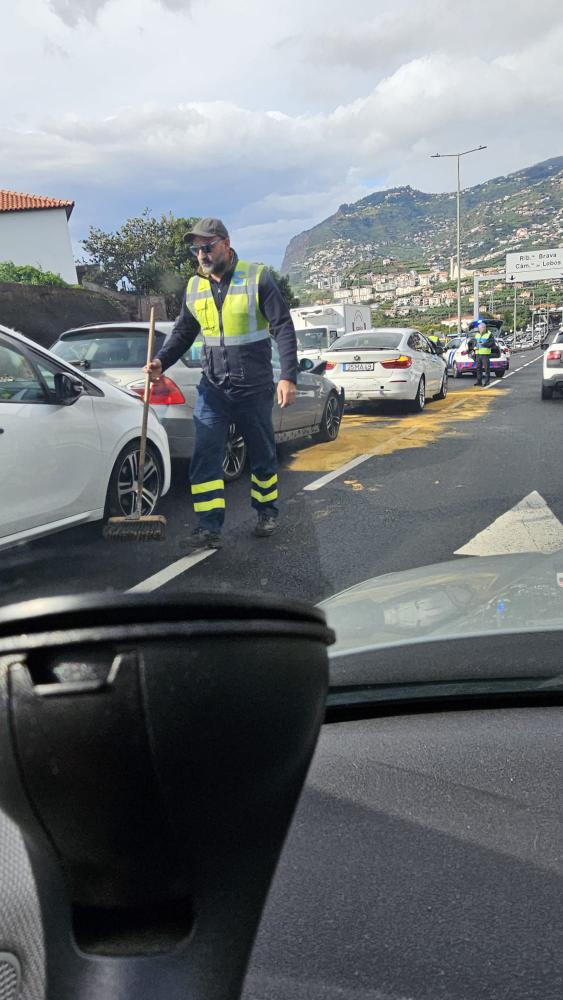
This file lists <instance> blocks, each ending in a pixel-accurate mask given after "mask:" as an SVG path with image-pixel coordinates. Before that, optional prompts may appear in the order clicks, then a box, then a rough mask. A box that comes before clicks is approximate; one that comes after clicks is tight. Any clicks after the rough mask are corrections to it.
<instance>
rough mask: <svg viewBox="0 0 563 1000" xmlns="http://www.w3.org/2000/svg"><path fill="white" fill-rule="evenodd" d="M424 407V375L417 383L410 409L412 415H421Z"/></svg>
mask: <svg viewBox="0 0 563 1000" xmlns="http://www.w3.org/2000/svg"><path fill="white" fill-rule="evenodd" d="M425 405H426V386H425V383H424V375H423V376H422V377H421V379H420V382H419V383H418V389H417V390H416V396H415V397H414V399H413V401H412V403H411V409H412V411H413V413H422V411H423V409H424V407H425Z"/></svg>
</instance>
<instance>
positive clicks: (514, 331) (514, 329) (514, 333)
mask: <svg viewBox="0 0 563 1000" xmlns="http://www.w3.org/2000/svg"><path fill="white" fill-rule="evenodd" d="M512 336H513V337H514V341H515V342H516V285H514V328H513V331H512Z"/></svg>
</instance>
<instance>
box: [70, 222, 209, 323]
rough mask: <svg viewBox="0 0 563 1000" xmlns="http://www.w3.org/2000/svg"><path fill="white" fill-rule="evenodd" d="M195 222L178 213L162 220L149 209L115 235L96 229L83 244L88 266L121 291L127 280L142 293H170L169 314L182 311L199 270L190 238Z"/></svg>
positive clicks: (98, 280)
mask: <svg viewBox="0 0 563 1000" xmlns="http://www.w3.org/2000/svg"><path fill="white" fill-rule="evenodd" d="M195 221H196V220H195V219H194V218H188V219H186V218H175V217H174V216H173V215H172V214H169V215H162V216H161V217H160V219H157V218H155V217H154V216H152V215H151V214H150V210H149V209H148V208H146V209H145V210H144V212H143V213H142V215H140V216H137V217H134V218H131V219H127V220H126V221H125V222H124V223H123V225H122V226H120V228H119V229H118V230H116V232H113V233H111V232H110V233H106V232H104V230H103V229H96V228H94V227H93V226H91V227H90V231H89V234H88V238H87V239H85V240H83V241H82V246H83V247H84V250H85V251H86V253H87V254H88V258H89V259H88V260H87V261H83V262H82V263H84V264H85V265H86V266H87V267H88V266H91V267H92V268H93V270H92V274H93V276H94V279H95V280H96V281H97V282H100V283H101V284H103V285H104V286H105V287H106V288H113V289H115V288H116V287H117V285H118V284H119V283H120V282H121V281H123V279H125V280H126V281H127V282H128V283H129V285H130V286H131V287H132V288H133V289H134V290H135V291H136V292H138V293H139V294H141V295H148V294H153V293H156V294H162V295H164V296H165V297H166V302H167V308H168V311H169V314H172V313H175V312H178V310H179V308H180V303H181V300H182V295H183V292H184V290H185V287H186V284H187V281H188V279H189V278H190V276H191V275H192V274H194V273H195V269H196V262H195V260H194V258H192V257H191V255H190V252H189V249H188V244H187V242H186V241H185V239H184V237H185V235H186V233H187V232H188V231H189V229H190V228H191V227H192V225H193V223H194V222H195Z"/></svg>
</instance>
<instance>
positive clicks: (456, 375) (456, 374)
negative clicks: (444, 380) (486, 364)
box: [452, 368, 463, 378]
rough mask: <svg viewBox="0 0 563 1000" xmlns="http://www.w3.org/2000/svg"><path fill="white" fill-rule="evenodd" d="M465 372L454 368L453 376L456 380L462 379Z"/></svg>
mask: <svg viewBox="0 0 563 1000" xmlns="http://www.w3.org/2000/svg"><path fill="white" fill-rule="evenodd" d="M462 374H463V372H460V371H459V369H457V368H452V375H453V377H454V378H461V376H462Z"/></svg>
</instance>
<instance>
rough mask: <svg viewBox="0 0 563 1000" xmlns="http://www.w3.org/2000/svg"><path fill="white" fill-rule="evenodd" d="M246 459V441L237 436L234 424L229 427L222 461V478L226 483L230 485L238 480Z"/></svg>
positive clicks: (240, 435)
mask: <svg viewBox="0 0 563 1000" xmlns="http://www.w3.org/2000/svg"><path fill="white" fill-rule="evenodd" d="M247 457H248V450H247V447H246V441H245V440H244V438H243V436H242V434H239V432H238V431H237V429H236V427H235V425H234V424H231V425H230V427H229V436H228V438H227V444H226V446H225V457H224V459H223V478H224V480H225V482H226V483H232V482H234V481H235V479H239V478H240V476H241V475H242V473H243V470H244V467H245V465H246V460H247Z"/></svg>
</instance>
